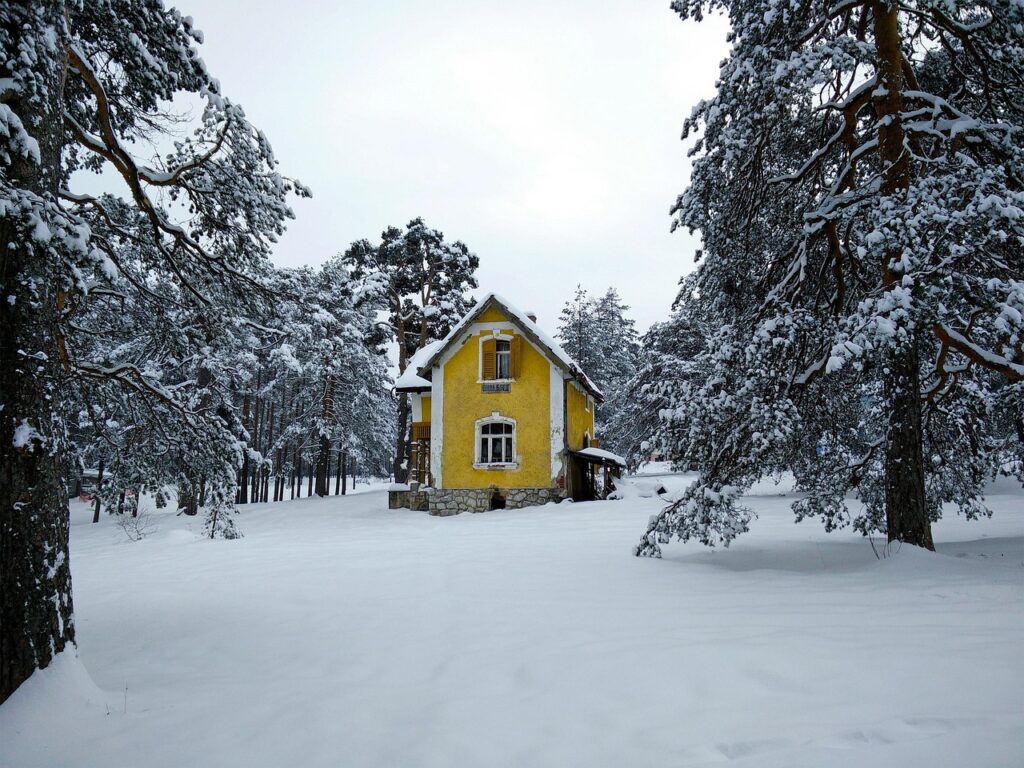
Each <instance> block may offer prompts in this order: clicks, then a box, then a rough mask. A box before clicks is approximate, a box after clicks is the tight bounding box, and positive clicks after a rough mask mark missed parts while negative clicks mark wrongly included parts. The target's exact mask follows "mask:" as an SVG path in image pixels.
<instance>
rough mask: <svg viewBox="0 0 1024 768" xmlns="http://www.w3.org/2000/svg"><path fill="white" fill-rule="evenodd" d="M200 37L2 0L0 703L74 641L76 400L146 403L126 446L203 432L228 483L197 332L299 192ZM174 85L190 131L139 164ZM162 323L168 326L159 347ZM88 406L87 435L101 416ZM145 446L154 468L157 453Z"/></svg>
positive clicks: (224, 315) (241, 302) (219, 418)
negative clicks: (104, 187)
mask: <svg viewBox="0 0 1024 768" xmlns="http://www.w3.org/2000/svg"><path fill="white" fill-rule="evenodd" d="M200 38H201V36H200V34H199V32H198V31H196V30H195V29H194V28H193V26H192V21H191V19H189V18H187V17H183V16H182V15H181V14H180V13H179V12H178V11H176V10H173V9H171V10H168V9H166V8H164V7H163V4H162V3H161V2H159V0H131V1H129V0H112V1H111V2H105V3H83V4H78V3H65V2H61V1H60V0H38V1H37V2H18V3H5V4H3V5H2V6H0V52H2V56H0V115H2V120H0V124H2V125H3V126H4V129H3V130H2V131H0V254H2V256H0V260H2V269H0V281H2V289H3V296H4V297H5V300H4V301H2V302H0V322H2V324H3V328H4V333H3V334H0V372H2V373H0V375H2V376H3V385H2V386H0V411H2V413H3V418H2V419H0V702H2V701H3V700H4V699H6V698H7V697H8V696H9V695H10V694H11V693H12V692H13V691H14V690H15V689H16V688H17V687H18V686H19V685H20V684H21V682H22V681H23V680H24V679H25V678H27V677H28V676H29V675H30V674H31V673H32V672H33V670H35V669H36V668H39V667H45V666H47V665H48V664H49V663H50V661H51V660H52V658H53V655H54V654H55V653H58V652H60V651H61V650H63V649H64V648H65V647H66V646H67V644H68V643H73V642H74V624H73V620H72V607H71V579H70V572H69V569H68V554H67V543H68V507H67V495H66V490H65V483H64V476H65V470H66V469H67V466H68V462H67V459H68V449H67V429H68V422H69V418H70V417H71V416H72V414H71V413H69V412H70V411H71V409H72V408H75V409H76V410H75V412H76V413H77V412H78V409H77V407H76V406H78V405H84V406H85V410H87V411H88V404H89V403H90V402H91V403H92V404H93V406H94V407H95V408H98V407H100V406H99V405H98V404H102V405H103V407H107V405H106V404H107V403H108V402H113V403H118V405H116V406H113V407H114V408H115V410H116V411H117V412H118V414H119V415H127V414H131V415H132V416H142V417H143V422H142V423H143V425H144V426H143V427H142V428H140V429H137V430H134V433H131V432H130V430H129V426H130V425H131V422H130V421H128V420H126V419H123V418H122V419H115V421H118V423H119V424H120V425H122V426H120V427H118V428H117V429H116V430H114V431H115V432H116V433H117V434H115V435H114V437H115V438H116V439H117V440H119V441H121V442H120V443H118V446H119V447H120V448H123V449H125V450H127V451H130V450H132V449H133V448H134V447H135V446H138V445H144V444H145V443H146V442H147V441H148V440H149V439H150V438H148V437H146V436H145V435H143V434H142V431H143V429H154V430H156V431H157V432H158V433H159V432H161V431H164V432H166V433H167V434H168V436H169V440H168V445H169V447H168V449H167V450H170V451H173V450H174V446H175V444H177V445H184V444H186V443H192V446H191V447H192V448H195V445H196V444H195V443H194V442H193V441H195V440H205V439H206V438H208V437H211V436H212V437H213V438H214V441H213V442H214V444H215V445H217V446H228V448H229V450H228V454H229V455H227V456H225V455H222V454H220V452H219V450H217V449H214V448H211V449H209V450H211V451H214V452H216V453H217V454H218V455H217V456H215V457H212V460H211V467H210V469H211V472H214V471H215V472H216V473H219V476H211V477H210V481H211V483H212V484H213V485H214V487H215V488H214V494H215V495H216V496H218V497H219V498H227V499H228V500H230V496H231V494H232V486H233V484H234V467H233V466H231V462H232V461H233V459H234V458H235V457H237V455H238V454H237V451H236V450H235V448H236V445H235V443H234V434H233V433H232V429H233V425H232V424H231V422H232V416H231V413H230V412H229V411H225V412H224V413H221V412H220V411H221V403H218V402H217V401H216V397H208V396H207V395H208V393H209V390H210V388H211V387H214V386H215V382H216V371H211V372H210V373H209V375H207V374H203V370H204V369H206V368H208V366H205V364H204V362H203V360H202V353H201V349H200V348H199V346H198V345H199V343H200V340H202V339H204V338H206V337H207V336H208V335H209V337H210V339H211V341H210V342H209V343H210V344H211V345H213V346H214V347H216V346H217V345H218V344H219V341H218V339H219V338H220V333H221V331H222V329H227V330H226V331H225V332H228V333H234V332H236V331H238V330H239V329H240V328H241V327H242V326H244V324H245V320H244V315H245V311H246V301H247V299H248V297H249V296H251V295H255V294H257V293H259V292H261V291H262V278H263V276H264V275H265V274H266V271H267V269H268V263H267V256H268V254H269V250H270V247H271V245H272V243H273V242H274V241H275V239H276V238H277V236H278V235H280V234H281V232H282V231H283V228H284V222H285V220H286V219H287V218H288V217H289V216H291V211H290V210H289V208H288V206H287V202H286V198H287V195H288V194H289V193H290V192H297V193H299V194H308V192H306V190H305V189H304V188H302V187H301V186H299V185H297V184H296V183H293V182H291V181H289V180H287V179H285V178H283V177H282V176H281V175H280V174H279V173H278V172H277V162H276V160H275V159H274V156H273V153H272V152H271V149H270V146H269V144H268V143H267V140H266V138H265V137H264V136H263V134H262V133H260V132H259V131H258V130H256V129H255V128H254V127H253V126H252V125H251V124H250V123H249V122H248V120H247V119H246V117H245V114H244V113H243V111H242V110H241V108H240V107H238V106H237V105H235V104H233V103H232V102H231V101H229V100H228V99H226V98H225V97H224V96H223V95H222V94H221V92H220V86H219V85H218V83H217V81H216V80H215V79H214V78H213V77H212V76H211V75H210V74H209V73H208V72H207V70H206V67H205V66H204V64H203V62H202V60H201V59H200V57H199V55H198V51H197V45H198V44H199V43H200V42H201V39H200ZM183 95H190V96H191V98H192V99H194V100H196V101H197V102H198V101H199V100H201V101H202V102H203V109H202V117H201V119H200V121H199V123H198V125H197V126H196V128H195V131H194V133H193V134H192V135H191V136H187V137H178V138H177V139H176V140H174V141H173V145H172V146H170V147H169V149H168V150H167V151H166V152H164V153H163V154H162V156H158V157H156V158H155V159H153V160H151V161H150V162H149V163H147V162H143V161H142V160H140V159H139V158H138V157H137V156H136V154H134V150H136V149H138V148H141V147H146V146H160V145H161V144H162V143H163V144H166V143H168V142H169V138H168V137H169V136H172V135H173V134H174V131H175V129H176V128H177V127H178V126H180V125H181V124H182V122H181V120H179V119H178V118H177V117H175V116H174V115H169V114H168V112H167V104H168V103H170V102H171V101H172V99H174V98H175V97H176V96H177V97H182V96H183ZM77 170H86V171H97V172H98V171H106V172H110V173H112V174H115V175H116V177H118V178H119V180H120V181H123V188H124V190H125V192H124V197H121V198H118V197H110V196H108V197H94V196H91V195H86V194H80V193H76V192H75V191H74V190H73V189H71V188H70V187H69V185H70V183H71V180H72V173H73V172H74V171H77ZM179 214H180V215H179ZM101 307H102V308H104V309H103V310H101V309H100V308H101ZM122 308H123V309H124V310H125V311H126V313H128V314H130V315H131V317H132V318H134V319H135V320H136V321H137V322H139V323H141V325H139V326H138V327H137V328H136V329H135V330H136V332H137V333H138V335H139V336H140V337H141V339H140V340H138V341H136V340H135V339H134V338H133V337H132V336H131V335H130V331H131V330H132V329H131V328H130V327H129V326H128V325H127V324H126V319H125V318H120V317H116V315H117V314H118V313H119V312H120V311H121V309H122ZM104 310H105V311H104ZM96 332H98V333H101V334H103V335H104V336H105V337H108V338H110V339H111V340H115V339H119V340H121V341H123V342H124V341H127V342H128V344H129V347H128V348H121V347H118V346H113V347H111V346H109V345H106V344H100V343H96V342H95V341H94V340H93V339H92V334H94V333H96ZM160 332H167V333H169V334H170V336H169V338H167V339H166V344H167V348H166V349H164V350H161V351H159V352H157V351H156V347H154V345H156V344H159V334H160ZM133 345H134V347H133ZM182 353H184V354H185V357H184V358H179V355H180V354H182ZM75 390H77V391H78V392H80V393H82V394H81V395H79V396H76V397H78V399H77V400H72V397H73V396H74V395H73V394H72V392H74V391H75ZM90 393H92V394H90ZM95 413H96V412H95V411H94V413H93V415H90V416H87V417H86V421H87V424H86V425H85V429H86V430H87V431H90V432H93V431H94V430H96V429H99V428H100V427H101V426H102V427H106V425H107V421H106V420H101V419H99V418H96V417H95ZM153 439H154V440H155V439H156V438H153ZM125 441H127V442H125ZM145 450H147V451H150V450H152V451H157V452H156V453H154V454H152V457H153V461H152V462H151V464H152V465H154V466H155V465H157V464H158V457H159V455H160V454H159V452H158V451H159V449H157V448H147V449H145ZM199 450H206V449H204V448H199ZM118 454H119V455H122V451H121V450H119V451H118Z"/></svg>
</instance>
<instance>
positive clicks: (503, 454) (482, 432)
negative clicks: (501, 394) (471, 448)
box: [475, 414, 517, 467]
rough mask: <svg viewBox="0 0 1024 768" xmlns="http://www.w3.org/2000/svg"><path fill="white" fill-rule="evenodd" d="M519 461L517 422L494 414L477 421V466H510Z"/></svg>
mask: <svg viewBox="0 0 1024 768" xmlns="http://www.w3.org/2000/svg"><path fill="white" fill-rule="evenodd" d="M516 462H517V456H516V422H515V420H514V419H509V418H505V417H503V416H498V415H497V414H493V415H492V416H490V417H489V418H486V419H480V420H479V421H477V422H476V462H475V464H476V466H479V467H496V466H508V465H510V464H515V463H516Z"/></svg>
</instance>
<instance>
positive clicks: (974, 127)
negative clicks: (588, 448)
mask: <svg viewBox="0 0 1024 768" xmlns="http://www.w3.org/2000/svg"><path fill="white" fill-rule="evenodd" d="M673 8H674V9H675V10H676V11H677V12H678V13H679V14H680V15H681V16H682V17H683V18H684V19H688V18H693V19H697V20H699V19H700V18H701V17H702V15H703V14H704V13H705V12H706V11H709V10H712V11H713V10H719V9H721V10H724V11H726V12H727V13H728V14H729V18H730V20H731V23H732V30H733V31H732V33H731V36H730V39H731V41H732V51H731V53H730V55H729V58H728V59H727V60H726V61H725V62H724V63H723V65H722V72H721V77H720V79H719V83H718V94H717V95H716V97H715V98H714V99H712V100H710V101H707V102H702V103H701V104H699V105H698V106H697V107H696V109H695V110H694V113H693V115H692V117H691V118H690V119H689V120H688V121H687V123H686V126H685V129H684V134H685V135H689V134H691V133H695V132H697V131H698V130H700V131H701V134H700V136H699V137H698V139H697V141H696V144H695V145H694V149H693V154H694V156H695V161H694V168H693V174H692V181H691V185H690V188H689V189H688V190H687V191H686V192H685V193H684V194H683V195H682V196H681V197H680V198H679V200H678V202H677V204H676V206H675V215H676V224H677V225H678V226H685V227H687V228H689V229H691V230H699V231H700V233H701V235H702V238H703V241H704V246H705V254H704V257H703V260H702V262H701V264H700V266H699V271H698V274H697V277H696V288H697V291H698V294H699V296H700V297H701V301H702V302H703V303H704V304H705V307H706V312H707V314H708V315H709V316H710V317H712V318H714V320H715V325H717V326H718V327H720V330H718V331H716V332H715V333H714V334H713V335H712V336H711V338H710V339H709V344H708V346H707V348H706V350H705V352H704V353H703V359H704V363H705V364H706V365H707V367H708V370H709V376H708V378H707V380H706V381H705V382H704V383H703V384H695V385H693V386H688V387H684V388H683V389H682V391H681V392H680V393H679V395H678V396H677V397H676V398H674V399H673V401H672V403H671V404H670V407H669V408H668V409H667V412H668V417H669V419H670V420H672V421H674V422H675V423H676V424H677V425H678V426H677V428H676V429H677V434H680V435H685V436H684V437H681V438H680V442H679V443H678V444H677V446H676V454H677V455H687V456H691V457H693V458H694V459H695V460H696V462H697V464H698V465H699V468H700V470H701V480H700V482H698V483H697V484H695V485H694V486H693V487H692V488H690V489H689V491H688V492H687V493H686V494H685V496H684V498H682V499H681V500H680V501H679V502H678V503H676V504H673V505H672V506H670V507H669V508H667V509H666V510H665V511H664V512H663V513H662V514H661V515H660V516H658V517H657V518H656V519H655V520H654V521H653V522H652V524H651V526H650V528H649V530H648V532H647V534H646V535H645V536H644V538H643V540H642V542H641V544H640V546H639V547H638V553H639V554H645V555H657V554H658V553H659V551H660V550H659V547H658V545H659V543H664V542H666V541H668V540H669V539H670V537H672V536H678V537H679V538H682V539H689V538H696V539H698V540H700V541H703V542H704V543H707V544H714V543H723V544H728V543H729V541H731V540H732V539H733V538H734V537H735V536H736V535H738V534H740V533H742V532H743V531H745V530H746V529H747V525H748V522H749V520H750V516H751V512H750V510H749V509H745V508H744V507H743V506H742V505H740V504H739V503H738V501H737V500H738V498H739V496H740V494H741V492H742V490H743V489H744V488H745V487H746V486H748V485H749V484H750V483H752V482H753V481H754V480H756V479H757V478H759V477H761V476H763V475H766V474H769V473H771V472H775V471H780V470H782V469H787V468H794V469H795V471H797V476H798V480H799V481H800V482H801V485H802V487H803V488H804V489H805V490H807V491H808V496H807V498H806V499H805V500H803V501H801V502H798V503H797V504H796V512H797V515H798V516H799V517H806V516H818V517H821V518H822V519H823V520H824V521H825V524H826V526H827V527H829V528H832V527H837V526H840V525H846V524H848V523H849V522H851V516H850V513H849V510H848V509H847V502H846V494H847V492H853V493H855V494H856V495H857V497H858V498H859V499H860V500H861V501H862V502H863V504H864V510H863V512H862V513H861V514H859V515H858V516H857V517H856V518H855V519H853V520H852V522H853V523H854V525H856V526H857V527H858V528H860V529H861V530H863V531H864V532H865V533H867V532H869V531H871V530H884V531H885V532H886V534H887V536H888V538H889V540H890V541H901V542H906V543H910V544H916V545H919V546H922V547H926V548H931V547H932V539H931V526H930V523H931V521H933V520H935V519H937V518H938V516H939V514H940V513H941V504H942V503H943V502H953V503H955V504H957V505H958V507H959V509H960V510H961V511H962V512H963V513H965V514H967V515H968V516H973V515H977V514H984V513H985V510H984V506H983V504H982V502H981V491H982V487H983V484H984V482H986V481H987V479H989V478H991V476H992V475H993V473H994V472H995V471H997V469H998V466H999V460H1000V457H1002V456H1005V455H1006V454H1007V453H1008V452H1010V453H1012V452H1014V450H1018V451H1019V449H1013V448H1009V449H1008V448H1007V447H1006V446H1005V445H1004V446H998V445H997V444H996V443H995V441H994V440H993V427H992V423H991V421H990V414H991V413H993V412H994V411H996V410H999V409H1003V410H1004V411H1005V410H1009V411H1010V412H1018V413H1019V412H1020V409H1021V403H1022V391H1021V387H1022V381H1024V352H1022V338H1024V335H1022V334H1024V322H1022V315H1024V283H1022V281H1021V279H1020V276H1021V275H1022V274H1024V261H1022V253H1024V249H1022V245H1024V216H1021V215H1020V212H1021V210H1022V208H1024V185H1022V181H1021V180H1022V178H1024V155H1022V138H1021V137H1022V131H1021V126H1022V117H1024V114H1022V112H1024V106H1022V105H1024V46H1022V45H1021V36H1020V30H1021V28H1022V26H1021V25H1022V23H1024V10H1022V9H1021V8H1020V7H1019V6H1017V5H1015V4H1013V3H1007V2H1003V1H1001V0H997V1H995V2H981V3H969V4H968V3H956V2H951V3H945V4H943V5H942V6H941V7H940V6H938V5H936V4H934V3H928V2H923V3H914V2H908V3H902V4H899V5H896V4H891V3H887V2H884V1H883V0H856V1H855V2H844V3H838V4H833V5H820V4H799V3H787V2H781V3H780V2H778V0H733V1H732V2H719V1H712V2H705V1H704V0H692V1H691V0H678V1H677V2H675V3H674V4H673ZM1008 437H1009V438H1010V440H1011V441H1014V440H1017V439H1018V438H1015V437H1014V436H1012V435H1009V436H1008Z"/></svg>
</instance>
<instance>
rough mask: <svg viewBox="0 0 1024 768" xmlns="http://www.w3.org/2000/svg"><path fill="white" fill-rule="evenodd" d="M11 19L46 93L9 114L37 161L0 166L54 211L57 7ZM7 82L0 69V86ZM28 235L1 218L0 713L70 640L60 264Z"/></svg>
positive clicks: (58, 126) (18, 216)
mask: <svg viewBox="0 0 1024 768" xmlns="http://www.w3.org/2000/svg"><path fill="white" fill-rule="evenodd" d="M27 7H28V6H27V4H26V6H25V8H26V9H27ZM12 13H14V14H16V15H18V16H20V15H24V17H25V28H28V29H29V30H30V31H29V36H26V35H25V33H24V32H23V31H22V28H21V27H12V28H9V29H7V30H6V32H7V33H9V34H10V35H12V36H13V41H12V42H13V45H14V47H13V48H12V50H17V49H18V44H19V42H25V44H26V48H27V50H26V53H23V54H22V55H23V56H24V55H28V52H32V53H34V54H38V58H37V60H36V62H35V63H34V64H33V69H34V71H35V73H36V76H37V77H38V78H39V82H40V83H41V85H42V86H43V90H42V92H41V93H40V95H38V96H35V97H28V96H26V95H25V94H22V93H15V94H13V95H12V96H11V97H10V98H9V99H8V101H7V104H6V106H8V107H10V108H11V109H13V110H14V111H15V113H16V114H18V115H20V117H21V118H22V120H23V121H24V126H25V129H26V130H27V131H28V132H29V134H30V135H31V136H32V137H33V138H34V139H35V140H36V142H38V145H39V162H38V163H37V162H32V161H30V160H27V159H25V158H20V157H17V158H12V159H10V160H9V161H7V162H6V163H3V164H2V165H0V167H2V168H3V170H4V172H5V173H4V175H5V176H6V179H7V182H8V183H9V184H10V185H11V187H13V188H14V189H21V190H27V191H28V192H30V193H33V194H35V195H39V196H40V197H42V198H43V199H44V200H50V201H55V200H56V199H57V190H58V184H59V179H60V158H61V152H62V144H63V136H64V131H63V127H62V119H63V118H62V91H63V87H64V73H65V68H66V53H64V46H63V36H62V34H61V29H62V27H63V6H62V4H61V3H59V2H52V1H51V2H46V3H39V4H35V5H34V6H33V7H32V9H31V10H24V11H21V12H19V11H18V9H16V8H14V9H12ZM35 14H38V16H35ZM36 18H40V19H46V23H47V26H48V29H47V30H46V31H49V32H52V33H53V40H55V41H56V51H47V50H44V49H43V48H42V43H39V47H37V46H36V44H35V42H34V41H35V40H40V39H41V38H40V37H39V35H40V34H41V33H43V30H40V29H38V27H36V24H37V22H36ZM32 27H36V28H34V29H33V28H32ZM6 75H7V72H6V70H5V67H4V65H3V63H0V76H6ZM32 233H33V227H32V225H31V222H30V221H28V217H26V216H25V215H24V212H23V211H19V210H16V209H11V208H7V209H6V210H5V211H4V212H3V213H0V295H2V296H3V297H4V300H3V301H0V328H2V329H3V332H2V333H0V704H2V703H3V702H4V701H6V700H7V698H8V697H10V695H11V694H12V693H14V691H15V690H16V689H17V688H18V686H19V685H21V684H22V683H23V682H24V681H25V680H26V679H27V678H28V677H29V676H30V675H31V674H32V673H33V672H34V671H35V670H36V669H41V668H44V667H46V666H48V665H49V664H50V662H51V661H52V660H53V657H54V655H55V654H57V653H60V652H61V651H63V650H64V649H65V648H66V647H67V646H68V645H69V644H72V645H73V644H74V639H75V626H74V620H73V609H72V600H71V571H70V568H69V561H68V496H67V485H66V483H65V481H64V470H65V468H66V456H67V445H66V441H67V436H66V428H65V421H64V418H63V416H62V414H61V412H60V408H61V407H62V406H63V404H64V402H65V399H66V398H65V387H66V384H65V380H64V371H63V370H62V367H61V361H62V359H65V358H64V357H63V355H64V350H63V347H62V345H61V344H60V342H59V339H60V338H61V336H60V327H59V322H60V313H61V306H62V304H63V301H64V294H63V291H62V288H61V285H62V284H63V281H62V277H61V275H60V274H59V263H58V259H57V258H55V257H54V256H52V255H51V254H50V252H49V249H48V248H46V247H44V246H43V245H42V244H41V243H37V242H36V241H34V239H33V234H32Z"/></svg>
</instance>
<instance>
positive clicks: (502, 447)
mask: <svg viewBox="0 0 1024 768" xmlns="http://www.w3.org/2000/svg"><path fill="white" fill-rule="evenodd" d="M395 389H396V391H398V392H404V393H406V394H407V396H408V397H409V399H410V401H411V406H412V429H411V433H410V436H411V450H410V456H409V469H410V481H411V482H410V486H409V490H406V489H405V488H395V489H394V490H392V492H391V506H393V507H395V506H410V507H413V508H417V509H428V510H429V511H430V512H431V513H433V514H453V513H457V512H461V511H466V510H470V511H484V510H488V509H496V508H502V507H510V508H513V507H523V506H529V505H533V504H544V503H547V502H548V501H552V500H561V499H563V498H566V497H573V498H577V499H588V498H593V495H594V493H595V490H594V485H595V478H596V472H598V471H599V470H600V467H601V466H602V465H606V466H607V465H608V464H610V463H614V462H613V461H611V460H609V459H608V458H607V457H608V456H610V454H606V452H604V451H600V450H597V448H596V446H597V443H596V440H595V437H596V436H595V434H594V406H595V404H596V403H597V402H600V400H601V397H602V395H601V391H600V390H599V389H598V388H597V387H596V386H595V385H594V383H593V382H592V381H591V380H590V379H589V378H588V377H587V375H586V374H585V373H584V372H583V371H582V370H580V368H579V366H578V365H577V364H576V363H575V362H574V361H573V360H572V358H570V357H569V356H568V355H567V354H566V353H565V351H564V350H562V349H561V347H559V345H558V344H557V343H556V342H555V341H554V340H553V339H551V338H550V337H549V336H548V335H547V334H545V333H544V332H543V331H541V330H540V329H539V328H538V327H537V325H536V321H535V319H534V318H532V317H531V316H530V315H528V314H526V313H523V312H520V311H519V310H518V309H516V308H515V307H513V306H512V305H510V304H509V303H508V302H507V301H506V300H505V299H503V298H502V297H500V296H498V295H496V294H489V295H487V296H486V297H484V299H482V300H481V301H480V302H478V303H477V305H476V306H475V307H474V308H473V309H472V310H471V311H470V312H469V313H468V314H467V315H466V316H465V317H464V318H462V320H461V321H459V323H458V324H457V325H456V326H455V327H454V328H453V329H452V331H451V333H449V334H448V336H447V337H445V338H444V339H442V340H441V341H437V342H434V343H432V344H430V345H428V346H427V347H425V348H424V349H422V350H420V351H419V352H418V353H417V354H416V355H415V356H414V357H413V358H412V360H410V362H409V365H408V367H407V369H406V371H405V373H404V374H403V375H402V376H400V377H399V379H398V381H397V382H396V385H395Z"/></svg>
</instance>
